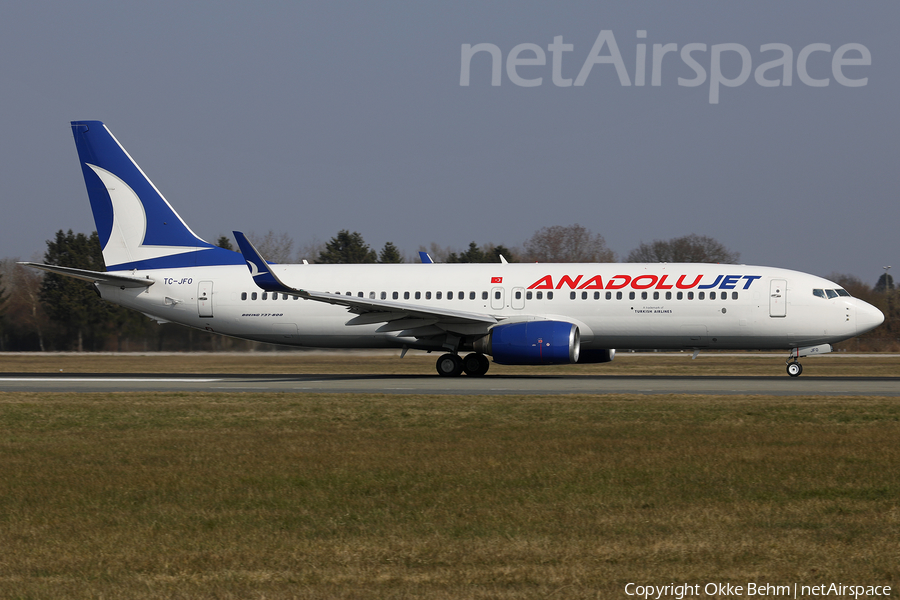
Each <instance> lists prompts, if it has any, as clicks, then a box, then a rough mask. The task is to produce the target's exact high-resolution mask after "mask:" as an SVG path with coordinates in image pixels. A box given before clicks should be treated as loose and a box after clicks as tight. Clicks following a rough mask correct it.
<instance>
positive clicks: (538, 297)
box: [537, 292, 544, 300]
mask: <svg viewBox="0 0 900 600" xmlns="http://www.w3.org/2000/svg"><path fill="white" fill-rule="evenodd" d="M537 299H538V300H543V299H544V292H538V293H537Z"/></svg>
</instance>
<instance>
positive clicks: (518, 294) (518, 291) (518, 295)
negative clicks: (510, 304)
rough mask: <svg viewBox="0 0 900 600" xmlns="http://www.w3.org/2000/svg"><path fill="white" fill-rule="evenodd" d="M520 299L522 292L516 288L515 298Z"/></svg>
mask: <svg viewBox="0 0 900 600" xmlns="http://www.w3.org/2000/svg"><path fill="white" fill-rule="evenodd" d="M521 299H522V292H521V291H520V290H516V300H521Z"/></svg>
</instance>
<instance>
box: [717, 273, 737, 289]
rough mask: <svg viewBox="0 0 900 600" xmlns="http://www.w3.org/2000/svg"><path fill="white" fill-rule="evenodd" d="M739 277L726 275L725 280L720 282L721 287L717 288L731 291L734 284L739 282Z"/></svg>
mask: <svg viewBox="0 0 900 600" xmlns="http://www.w3.org/2000/svg"><path fill="white" fill-rule="evenodd" d="M740 279H741V276H740V275H726V276H725V279H723V280H722V285H720V286H719V289H720V290H733V289H734V286H735V284H736V283H737V282H738V281H740Z"/></svg>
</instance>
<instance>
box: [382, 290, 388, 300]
mask: <svg viewBox="0 0 900 600" xmlns="http://www.w3.org/2000/svg"><path fill="white" fill-rule="evenodd" d="M381 299H382V300H387V292H381Z"/></svg>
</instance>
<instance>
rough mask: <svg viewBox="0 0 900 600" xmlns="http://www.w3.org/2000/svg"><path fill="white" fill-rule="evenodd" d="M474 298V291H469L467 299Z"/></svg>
mask: <svg viewBox="0 0 900 600" xmlns="http://www.w3.org/2000/svg"><path fill="white" fill-rule="evenodd" d="M474 299H475V292H469V300H474Z"/></svg>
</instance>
